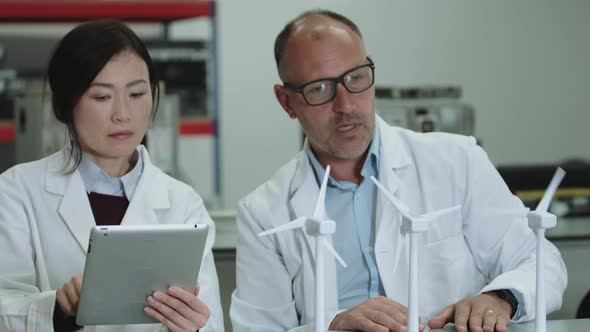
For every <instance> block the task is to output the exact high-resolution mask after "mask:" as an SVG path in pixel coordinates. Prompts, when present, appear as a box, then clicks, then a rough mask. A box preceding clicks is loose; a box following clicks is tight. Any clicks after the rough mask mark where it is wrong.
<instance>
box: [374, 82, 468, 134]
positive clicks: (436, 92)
mask: <svg viewBox="0 0 590 332" xmlns="http://www.w3.org/2000/svg"><path fill="white" fill-rule="evenodd" d="M461 93H462V91H461V88H460V87H457V86H443V87H435V86H432V87H377V88H376V89H375V96H376V99H375V108H376V111H377V114H379V115H380V116H381V117H382V118H383V120H385V122H387V123H389V124H390V125H392V126H397V127H402V128H407V129H411V130H414V131H418V132H432V131H442V132H447V133H454V134H461V135H473V134H474V128H475V114H474V113H475V110H474V108H473V106H472V105H470V104H468V103H466V102H463V101H461V100H460V98H461Z"/></svg>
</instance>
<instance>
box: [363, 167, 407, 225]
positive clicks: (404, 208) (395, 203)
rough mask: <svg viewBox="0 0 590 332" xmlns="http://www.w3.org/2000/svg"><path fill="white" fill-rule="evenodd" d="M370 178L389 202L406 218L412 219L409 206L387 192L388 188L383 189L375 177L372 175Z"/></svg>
mask: <svg viewBox="0 0 590 332" xmlns="http://www.w3.org/2000/svg"><path fill="white" fill-rule="evenodd" d="M371 180H373V182H374V183H375V185H377V188H379V190H381V192H382V193H383V194H384V195H385V197H387V198H388V199H389V201H390V202H391V204H393V206H395V208H396V209H397V210H398V211H399V213H401V214H402V215H403V216H404V217H406V218H409V219H412V216H411V215H410V208H409V207H408V206H407V205H406V204H404V203H403V202H402V201H400V200H399V199H397V198H395V196H393V195H392V194H391V193H390V192H389V190H387V189H385V187H384V186H383V185H382V184H381V183H380V182H379V181H377V179H375V177H374V176H371Z"/></svg>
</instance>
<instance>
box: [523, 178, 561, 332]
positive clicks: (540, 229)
mask: <svg viewBox="0 0 590 332" xmlns="http://www.w3.org/2000/svg"><path fill="white" fill-rule="evenodd" d="M564 176H565V171H564V170H563V169H562V168H561V167H558V168H557V170H556V171H555V174H553V178H552V179H551V182H550V183H549V186H548V187H547V190H546V191H545V194H544V195H543V198H542V199H541V202H539V205H537V208H536V209H535V210H534V211H530V212H529V213H528V215H527V218H528V221H529V227H530V228H531V229H532V230H533V231H534V232H535V233H536V234H537V289H536V301H537V303H536V310H535V311H536V314H535V315H536V316H535V331H536V332H545V331H546V330H547V313H546V310H545V250H544V247H543V242H544V240H545V230H546V229H548V228H553V227H555V225H556V224H557V217H556V216H555V215H554V214H552V213H549V212H547V208H549V203H550V202H551V198H553V195H554V194H555V191H556V190H557V187H559V184H560V183H561V180H563V177H564Z"/></svg>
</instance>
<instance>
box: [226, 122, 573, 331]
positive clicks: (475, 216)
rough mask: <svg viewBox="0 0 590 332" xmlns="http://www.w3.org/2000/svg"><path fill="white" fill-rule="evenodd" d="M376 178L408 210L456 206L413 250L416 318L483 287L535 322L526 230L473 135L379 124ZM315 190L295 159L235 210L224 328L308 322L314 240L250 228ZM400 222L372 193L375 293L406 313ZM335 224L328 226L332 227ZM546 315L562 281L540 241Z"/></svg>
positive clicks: (304, 212)
mask: <svg viewBox="0 0 590 332" xmlns="http://www.w3.org/2000/svg"><path fill="white" fill-rule="evenodd" d="M377 122H378V126H379V127H380V133H381V147H380V153H381V155H380V165H379V180H380V182H381V183H383V184H384V185H385V186H386V187H387V188H388V189H389V190H390V191H391V192H393V194H394V195H395V196H396V197H398V198H399V199H401V200H402V201H403V202H405V203H406V204H408V205H409V207H410V208H411V210H412V211H413V212H414V213H416V214H421V213H424V212H428V211H433V210H437V209H441V208H446V207H451V206H455V205H459V204H460V205H461V206H462V208H461V210H460V211H457V212H456V213H454V214H452V215H446V216H444V217H441V218H439V219H438V220H436V221H435V222H434V223H433V224H431V225H430V229H429V230H428V232H426V233H424V234H423V235H422V236H421V238H420V244H419V289H420V316H421V317H422V318H423V319H430V318H431V317H432V316H434V315H435V314H437V313H438V312H439V311H440V310H442V309H443V308H444V307H445V306H446V305H448V304H451V303H455V302H457V301H459V300H461V299H463V298H467V297H471V296H474V295H477V294H478V293H481V292H485V291H490V290H494V289H516V290H518V291H519V292H521V293H522V294H523V295H524V303H523V305H524V307H525V310H526V313H527V314H526V315H525V316H524V317H522V318H521V320H522V321H524V320H531V319H533V317H534V315H535V306H534V303H535V256H534V251H535V235H534V234H533V233H532V232H531V231H530V230H529V228H528V226H527V221H526V218H525V213H526V211H525V210H524V208H523V206H522V203H521V202H520V201H519V200H518V199H517V198H516V197H514V196H513V195H512V194H511V193H510V191H509V189H508V188H507V186H506V185H505V183H504V182H503V181H502V179H501V178H500V176H499V174H498V173H497V172H496V170H495V168H494V166H493V165H492V163H491V162H490V161H489V160H488V158H487V155H486V154H485V152H484V151H483V150H482V149H480V148H479V147H478V146H477V145H476V144H475V140H474V139H473V138H466V137H463V136H458V135H449V134H440V133H433V134H418V133H414V132H411V131H408V130H404V129H400V128H394V127H390V126H389V125H387V124H385V122H383V120H381V119H378V120H377ZM318 192H319V188H318V184H317V181H316V179H315V176H314V173H313V170H312V168H311V166H310V164H309V160H308V158H307V156H306V154H305V153H304V152H301V153H299V154H298V155H297V156H296V158H295V159H293V160H291V161H290V162H289V163H287V164H286V165H285V166H284V167H282V168H281V169H280V170H279V171H278V172H277V173H276V174H275V175H274V176H273V177H272V178H271V179H270V180H269V181H268V182H266V183H264V184H263V185H261V186H260V187H258V188H257V189H256V190H255V191H254V192H252V193H251V194H250V195H248V196H247V197H245V198H244V199H243V200H241V201H240V203H239V213H238V219H237V226H238V234H239V235H238V244H237V262H236V268H237V289H236V290H235V291H234V293H233V295H232V307H231V313H230V315H231V319H232V325H233V328H234V331H236V332H243V331H286V330H290V329H293V328H295V327H297V326H300V325H304V324H309V323H312V322H313V310H314V296H313V294H314V274H313V265H314V263H313V262H314V258H313V255H314V250H315V248H314V246H315V244H314V240H313V238H312V237H310V236H308V235H307V234H305V232H304V231H303V230H295V231H287V232H282V233H280V234H276V235H272V236H267V237H258V236H257V234H258V233H259V232H261V231H264V230H268V229H271V228H274V227H276V226H278V225H281V224H285V223H287V222H289V221H290V220H294V219H296V218H297V217H300V216H309V215H311V214H312V211H313V208H314V206H315V202H316V198H317V196H318ZM400 223H401V216H400V214H399V213H398V212H397V211H396V210H395V209H394V208H393V207H392V205H391V204H390V203H389V202H388V201H387V200H386V199H385V198H384V197H383V196H382V194H381V192H378V194H377V207H376V239H375V245H374V252H375V256H376V261H377V266H378V269H379V275H380V277H381V280H382V282H383V287H384V289H385V293H386V296H387V297H389V298H391V299H393V300H395V301H397V302H399V303H402V304H404V305H406V306H407V298H408V268H409V266H408V261H409V252H408V249H409V246H408V237H407V236H405V237H404V236H403V235H402V234H401V232H400ZM336 225H338V220H336ZM545 246H546V248H545V250H546V258H547V261H546V266H545V268H546V272H545V273H546V274H545V276H546V292H547V293H546V295H547V300H546V301H547V302H546V304H547V312H550V311H552V310H556V309H558V308H559V307H560V305H561V297H562V294H563V291H564V289H565V287H566V284H567V273H566V269H565V265H564V263H563V261H562V259H561V256H560V254H559V252H558V251H557V249H556V248H555V247H554V246H553V245H552V244H551V243H550V242H548V241H547V242H546V243H545ZM325 285H326V300H325V302H326V303H325V307H326V311H327V314H326V319H327V322H330V321H331V319H332V318H333V317H334V316H335V314H336V313H337V312H338V310H339V308H338V291H337V279H336V266H335V262H334V260H333V259H332V258H328V259H326V264H325Z"/></svg>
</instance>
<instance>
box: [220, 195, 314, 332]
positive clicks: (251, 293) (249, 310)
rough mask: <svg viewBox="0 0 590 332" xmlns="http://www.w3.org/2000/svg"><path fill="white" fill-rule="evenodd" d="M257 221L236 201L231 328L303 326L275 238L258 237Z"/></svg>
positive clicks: (238, 331)
mask: <svg viewBox="0 0 590 332" xmlns="http://www.w3.org/2000/svg"><path fill="white" fill-rule="evenodd" d="M256 198H257V199H260V198H261V197H256ZM265 214H268V213H265ZM270 218H271V216H269V219H270ZM260 221H261V220H257V219H256V218H255V217H254V216H253V213H252V211H251V210H250V209H249V207H248V206H247V203H245V202H244V201H241V202H240V203H239V208H238V217H237V228H238V242H237V257H236V283H237V288H236V290H235V291H234V292H233V294H232V304H231V310H230V317H231V321H232V326H233V329H234V331H235V332H250V331H257V332H270V331H273V332H274V331H277V332H278V331H281V332H282V331H296V330H305V329H306V327H305V326H301V327H300V326H299V317H298V314H297V310H296V306H295V301H294V298H293V291H292V280H291V276H290V275H289V272H288V271H287V268H286V266H285V263H284V260H283V256H282V254H281V251H280V249H279V247H278V244H277V243H276V238H275V237H274V236H266V237H258V235H257V234H258V233H259V232H261V231H263V228H262V226H261V224H260ZM266 222H269V221H266Z"/></svg>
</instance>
